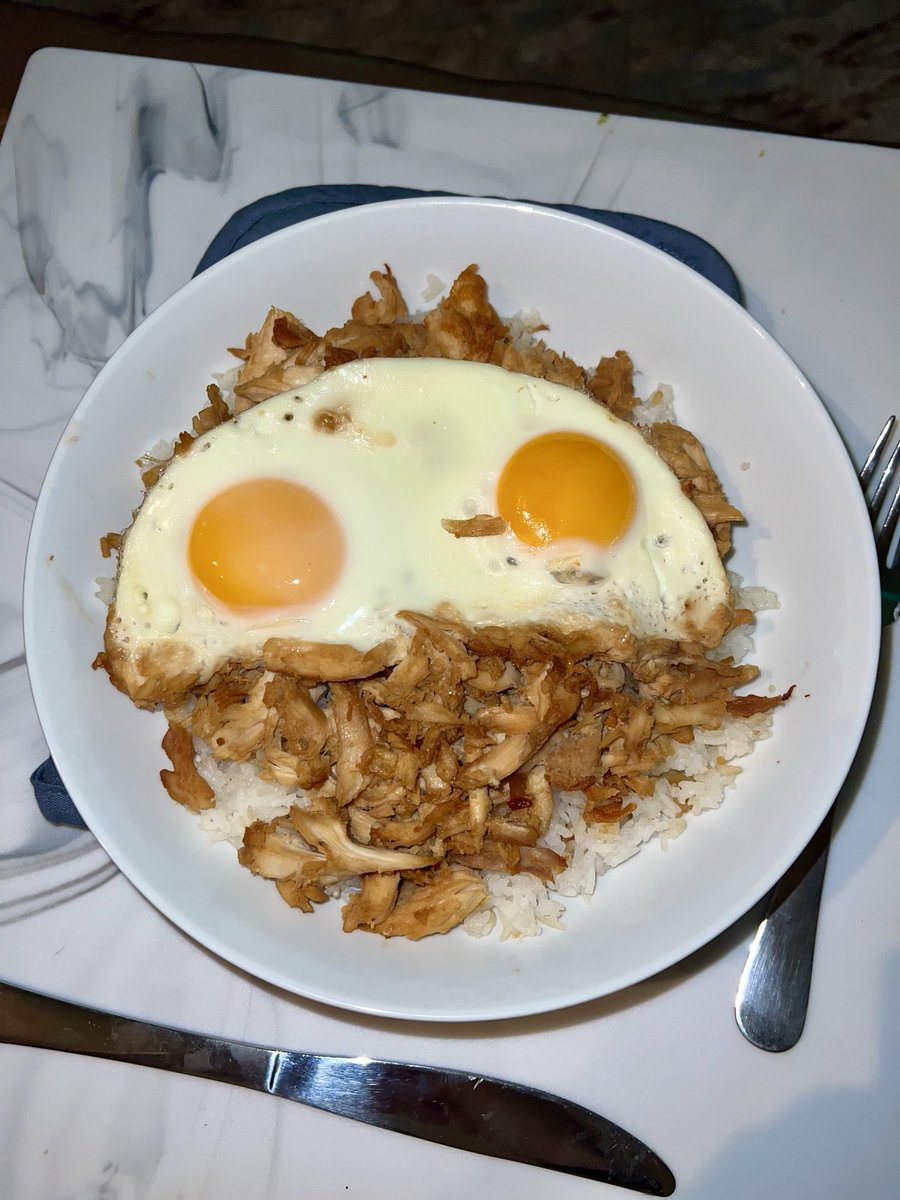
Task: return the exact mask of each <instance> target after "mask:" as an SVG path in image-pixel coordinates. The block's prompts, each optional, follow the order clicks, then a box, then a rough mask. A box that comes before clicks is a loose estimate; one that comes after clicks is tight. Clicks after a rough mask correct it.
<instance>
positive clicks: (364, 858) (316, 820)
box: [238, 805, 435, 887]
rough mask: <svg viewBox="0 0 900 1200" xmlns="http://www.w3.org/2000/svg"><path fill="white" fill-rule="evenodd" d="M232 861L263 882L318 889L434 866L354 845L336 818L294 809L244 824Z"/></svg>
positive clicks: (420, 857)
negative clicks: (293, 881)
mask: <svg viewBox="0 0 900 1200" xmlns="http://www.w3.org/2000/svg"><path fill="white" fill-rule="evenodd" d="M238 860H239V861H240V863H241V865H242V866H245V867H248V868H249V869H250V870H251V871H252V872H253V874H254V875H262V876H264V877H265V878H266V879H290V878H295V879H297V880H298V881H299V882H300V883H302V884H304V885H306V884H313V883H314V884H317V885H319V886H321V887H327V886H328V885H329V884H332V883H339V882H341V881H342V880H344V879H352V878H354V877H355V876H357V875H368V874H370V873H371V872H387V873H391V872H395V871H407V870H419V869H420V868H422V867H429V866H432V865H433V864H434V862H435V859H434V858H433V857H429V856H428V855H420V854H406V853H403V852H402V851H397V850H383V849H377V848H375V847H372V846H360V845H357V843H356V842H353V841H351V840H350V838H349V836H348V835H347V831H346V829H345V828H344V824H343V821H342V820H341V819H340V818H339V817H338V816H335V815H334V814H329V813H322V812H316V811H314V810H312V809H301V808H298V807H296V805H295V806H294V807H293V808H292V809H291V811H290V814H289V816H288V817H276V818H275V820H274V821H268V822H263V821H256V822H254V824H252V825H249V826H248V827H247V829H246V830H245V831H244V844H243V846H242V847H241V849H240V850H239V852H238Z"/></svg>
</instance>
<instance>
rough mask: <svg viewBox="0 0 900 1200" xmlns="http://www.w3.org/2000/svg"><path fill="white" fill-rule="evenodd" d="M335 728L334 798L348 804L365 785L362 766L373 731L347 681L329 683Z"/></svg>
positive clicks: (357, 692)
mask: <svg viewBox="0 0 900 1200" xmlns="http://www.w3.org/2000/svg"><path fill="white" fill-rule="evenodd" d="M331 711H332V713H333V714H334V731H335V741H336V746H335V754H334V758H335V782H336V784H337V802H338V805H339V806H340V807H341V808H343V807H344V805H346V804H351V803H352V802H353V801H354V800H355V799H356V797H357V796H358V795H359V793H360V792H361V791H362V790H363V788H364V787H365V785H366V774H365V769H366V766H367V762H368V759H369V758H370V757H371V754H372V750H373V743H372V731H371V730H370V729H369V719H368V717H367V716H366V706H365V704H364V703H363V701H362V698H361V696H360V694H359V691H358V690H357V689H356V688H355V687H353V686H352V684H348V683H335V684H332V686H331Z"/></svg>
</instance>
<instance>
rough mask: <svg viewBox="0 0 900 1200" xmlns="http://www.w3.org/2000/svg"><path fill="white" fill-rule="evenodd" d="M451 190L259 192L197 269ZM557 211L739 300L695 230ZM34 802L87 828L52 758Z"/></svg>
mask: <svg viewBox="0 0 900 1200" xmlns="http://www.w3.org/2000/svg"><path fill="white" fill-rule="evenodd" d="M450 194H451V193H449V192H420V191H416V190H415V189H413V188H400V187H376V186H374V185H372V184H366V183H354V184H332V185H328V184H318V185H316V186H314V187H299V188H289V189H288V190H287V191H286V192H278V193H276V194H275V195H274V196H263V197H262V199H260V200H254V202H253V203H252V204H248V205H247V206H246V208H241V209H239V210H238V211H237V212H236V213H235V214H234V216H233V217H231V218H230V219H229V220H228V221H226V223H225V224H224V225H223V226H222V229H221V230H220V231H219V233H217V234H216V236H215V237H214V238H213V240H212V242H211V243H210V245H209V249H208V250H207V251H206V253H205V254H204V255H203V257H202V258H201V259H200V262H199V264H198V265H197V270H196V271H195V272H194V274H195V275H199V274H200V272H201V271H205V270H206V268H207V267H211V266H212V265H213V263H217V262H219V261H220V260H221V259H223V258H227V256H228V255H229V254H233V253H234V251H235V250H240V249H241V248H242V247H244V246H249V245H250V244H251V242H255V241H257V240H258V239H259V238H261V237H265V236H266V235H267V234H270V233H275V232H276V231H277V230H279V229H286V228H287V226H288V225H296V224H297V223H298V222H299V221H308V220H309V219H310V217H321V216H323V215H324V214H325V213H332V212H337V210H338V209H341V208H356V207H358V206H359V205H361V204H372V203H374V202H375V201H379V200H404V199H407V198H409V197H412V196H448V195H450ZM544 207H547V208H556V209H559V210H560V211H561V212H567V213H573V214H574V215H575V216H576V217H587V218H588V219H589V220H591V221H598V222H600V224H602V225H610V226H611V227H612V228H613V229H618V230H621V232H622V233H629V234H631V236H632V237H636V238H640V239H641V241H643V242H648V243H649V244H650V245H651V246H655V247H656V248H657V250H664V251H665V252H666V254H671V255H672V257H673V258H677V259H678V260H679V261H680V262H683V263H686V264H687V266H689V267H692V268H693V269H694V270H695V271H698V272H699V273H700V274H701V275H703V276H705V277H706V278H707V279H708V280H710V282H711V283H714V284H715V285H716V286H717V287H720V288H721V289H722V291H723V292H726V293H727V294H728V295H729V296H731V298H732V299H733V300H737V301H738V303H742V302H743V297H742V294H741V285H740V283H739V282H738V279H737V276H736V275H735V273H734V271H732V269H731V267H730V266H729V265H728V263H727V262H726V261H725V259H724V258H723V257H722V255H721V254H720V253H719V252H718V250H716V249H714V248H713V247H712V246H710V244H709V242H705V241H704V240H703V239H702V238H699V237H697V236H696V234H693V233H688V231H687V230H686V229H679V227H678V226H677V225H668V224H667V223H666V222H665V221H655V220H653V219H652V218H651V217H640V216H635V215H634V214H632V213H617V212H609V211H608V210H606V209H593V208H582V207H581V206H580V205H578V204H551V205H545V206H544ZM31 784H32V787H33V788H34V795H35V799H36V800H37V803H38V807H39V808H40V810H41V812H42V813H43V815H44V816H45V817H46V819H47V820H48V821H50V822H51V823H52V824H54V825H73V826H75V827H76V828H78V829H86V828H87V825H86V824H85V822H84V821H83V820H82V818H81V814H80V813H79V812H78V809H77V808H76V807H75V805H74V804H73V803H72V799H71V797H70V796H69V793H68V792H67V791H66V787H65V784H64V783H63V781H62V779H61V778H60V776H59V772H58V771H57V769H56V766H55V765H54V763H53V761H52V759H49V758H48V759H47V761H46V762H44V763H42V764H41V765H40V766H39V767H38V768H37V770H36V771H35V772H34V774H33V775H32V776H31Z"/></svg>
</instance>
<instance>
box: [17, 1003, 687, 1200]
mask: <svg viewBox="0 0 900 1200" xmlns="http://www.w3.org/2000/svg"><path fill="white" fill-rule="evenodd" d="M0 1041H2V1042H8V1043H12V1044H15V1045H20V1046H33V1047H39V1048H41V1049H45V1050H62V1051H67V1052H69V1053H72V1054H86V1055H89V1056H91V1057H94V1058H111V1059H116V1060H119V1061H121V1062H130V1063H136V1064H139V1065H141V1066H147V1067H156V1068H158V1069H160V1070H163V1071H175V1072H178V1073H181V1074H185V1075H196V1076H199V1077H200V1078H201V1079H212V1080H218V1081H220V1082H222V1083H232V1084H237V1085H239V1086H241V1087H246V1088H252V1089H254V1090H255V1091H259V1092H265V1093H266V1094H268V1095H271V1096H280V1097H281V1098H282V1099H285V1100H296V1101H298V1102H299V1103H301V1104H306V1105H309V1106H311V1107H312V1108H319V1109H324V1110H325V1111H326V1112H330V1113H335V1114H337V1115H338V1116H342V1117H349V1118H350V1119H351V1120H354V1121H363V1122H365V1123H366V1124H368V1125H377V1126H379V1127H380V1128H382V1129H387V1130H392V1131H394V1132H396V1133H405V1134H408V1135H409V1136H411V1137H417V1138H424V1139H425V1140H427V1141H432V1142H439V1143H440V1144H442V1145H444V1146H451V1147H454V1148H456V1149H458V1150H468V1151H471V1152H473V1153H476V1154H485V1155H489V1156H490V1157H493V1158H505V1159H510V1160H512V1161H514V1162H521V1163H526V1164H529V1165H531V1166H536V1167H544V1168H547V1169H549V1170H554V1171H562V1172H563V1173H565V1174H568V1175H578V1176H581V1177H582V1178H585V1179H594V1180H597V1181H598V1182H601V1183H609V1184H614V1185H616V1186H618V1187H623V1188H628V1189H630V1190H631V1191H635V1192H642V1193H643V1194H644V1195H647V1196H670V1195H671V1194H672V1192H673V1191H674V1190H675V1177H674V1175H673V1174H672V1172H671V1171H670V1170H669V1168H668V1167H667V1166H666V1164H665V1163H664V1162H663V1161H662V1159H661V1158H660V1157H659V1156H658V1155H657V1154H655V1153H654V1152H653V1151H652V1150H651V1149H650V1148H649V1147H648V1146H646V1145H645V1144H644V1143H643V1142H642V1141H640V1140H639V1139H638V1138H636V1137H635V1136H634V1135H633V1134H630V1133H628V1132H627V1131H626V1130H624V1129H622V1128H621V1127H620V1126H618V1125H616V1124H615V1123H614V1122H612V1121H610V1120H608V1119H607V1118H606V1117H602V1116H600V1115H599V1114H598V1113H595V1112H592V1111H591V1110H590V1109H587V1108H583V1107H582V1106H581V1105H580V1104H575V1103H573V1102H572V1101H570V1100H565V1099H563V1098H562V1097H560V1096H554V1095H551V1094H550V1093H549V1092H543V1091H539V1090H538V1089H536V1088H531V1087H527V1086H525V1085H523V1084H516V1083H509V1082H506V1081H505V1080H502V1079H494V1078H491V1077H489V1076H484V1075H480V1074H477V1073H470V1072H466V1071H457V1070H449V1069H445V1068H443V1067H430V1066H419V1065H416V1064H412V1063H401V1062H390V1061H386V1060H384V1059H372V1058H367V1057H365V1056H361V1057H358V1058H349V1057H341V1056H336V1055H327V1054H310V1053H304V1052H301V1051H297V1050H279V1049H276V1048H274V1047H268V1046H256V1045H252V1044H250V1043H247V1042H236V1041H232V1040H230V1039H228V1038H220V1037H216V1036H214V1035H208V1034H202V1033H191V1032H189V1031H187V1030H182V1029H173V1028H170V1027H168V1026H164V1025H155V1024H152V1023H151V1022H148V1021H140V1020H135V1019H133V1018H130V1017H123V1016H117V1015H115V1014H113V1013H108V1012H102V1011H101V1010H99V1009H94V1008H88V1007H85V1006H83V1005H80V1004H71V1003H69V1002H68V1001H65V1000H57V999H55V998H53V997H51V996H46V995H43V994H42V993H40V992H33V991H29V990H27V989H25V988H20V987H15V986H13V985H12V984H8V983H0Z"/></svg>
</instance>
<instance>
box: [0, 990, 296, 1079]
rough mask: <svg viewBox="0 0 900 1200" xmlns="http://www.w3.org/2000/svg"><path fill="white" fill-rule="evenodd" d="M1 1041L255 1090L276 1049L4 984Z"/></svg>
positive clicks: (273, 1063) (0, 1004) (267, 1071)
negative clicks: (170, 1025)
mask: <svg viewBox="0 0 900 1200" xmlns="http://www.w3.org/2000/svg"><path fill="white" fill-rule="evenodd" d="M0 1041H2V1042H12V1043H14V1044H15V1045H19V1046H34V1047H37V1048H39V1049H43V1050H63V1051H66V1052H68V1053H70V1054H87V1055H90V1056H91V1057H92V1058H112V1059H118V1060H119V1061H121V1062H132V1063H137V1064H139V1065H140V1066H146V1067H157V1068H158V1069H160V1070H163V1071H177V1072H179V1073H182V1074H185V1075H198V1076H200V1077H201V1078H203V1079H215V1080H219V1081H220V1082H222V1083H236V1084H242V1085H243V1086H245V1087H246V1086H248V1080H254V1082H253V1083H250V1084H249V1086H252V1087H256V1086H258V1084H257V1083H256V1082H255V1081H256V1080H260V1081H266V1080H268V1079H269V1078H270V1077H271V1075H272V1073H273V1071H274V1069H275V1066H276V1060H277V1055H278V1051H276V1050H270V1049H268V1048H266V1047H263V1046H251V1045H246V1044H244V1043H243V1042H231V1041H228V1040H226V1039H224V1038H217V1037H212V1036H208V1035H206V1034H201V1033H189V1032H188V1031H186V1030H182V1029H171V1028H169V1027H168V1026H165V1025H153V1024H150V1023H149V1022H147V1021H138V1020H133V1019H132V1018H130V1017H120V1016H116V1015H115V1014H114V1013H108V1012H101V1011H100V1010H99V1009H94V1008H86V1007H84V1006H83V1005H81V1004H70V1003H69V1002H68V1001H66V1000H57V999H55V998H54V997H52V996H45V995H43V994H42V993H41V992H31V991H28V990H26V989H25V988H19V987H14V986H13V985H12V984H10V983H0Z"/></svg>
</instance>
